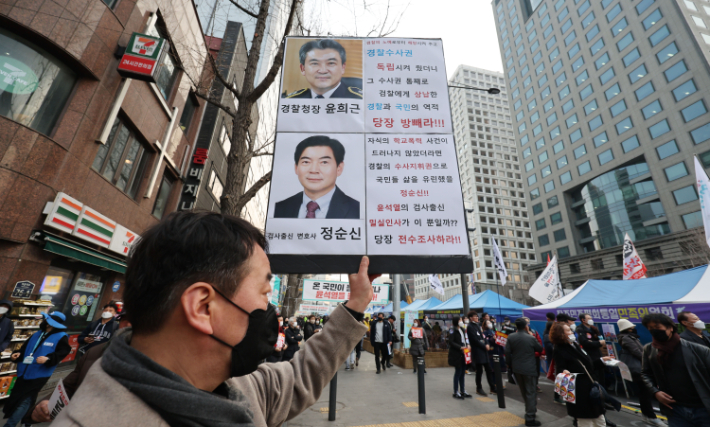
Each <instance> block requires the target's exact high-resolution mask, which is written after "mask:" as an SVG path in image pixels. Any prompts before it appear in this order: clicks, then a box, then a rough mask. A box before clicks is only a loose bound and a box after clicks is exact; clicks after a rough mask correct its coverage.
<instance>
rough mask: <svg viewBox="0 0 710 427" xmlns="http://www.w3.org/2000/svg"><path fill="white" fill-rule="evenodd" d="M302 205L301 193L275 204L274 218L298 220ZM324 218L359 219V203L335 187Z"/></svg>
mask: <svg viewBox="0 0 710 427" xmlns="http://www.w3.org/2000/svg"><path fill="white" fill-rule="evenodd" d="M302 203H303V191H301V192H300V193H298V194H295V195H293V196H291V197H289V198H288V199H285V200H282V201H280V202H277V203H276V207H275V208H274V218H298V211H299V210H300V209H301V204H302ZM325 217H326V218H327V219H360V202H358V201H357V200H355V199H353V198H352V197H350V196H348V195H346V194H345V193H343V192H342V190H340V188H338V186H336V187H335V192H334V193H333V198H332V199H330V205H329V207H328V213H327V214H326V215H325Z"/></svg>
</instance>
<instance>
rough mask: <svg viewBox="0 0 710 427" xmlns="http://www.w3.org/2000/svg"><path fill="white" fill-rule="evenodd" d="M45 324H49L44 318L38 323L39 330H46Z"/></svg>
mask: <svg viewBox="0 0 710 427" xmlns="http://www.w3.org/2000/svg"><path fill="white" fill-rule="evenodd" d="M47 326H49V323H47V321H46V320H43V321H42V323H40V324H39V330H40V331H42V332H44V331H46V330H47Z"/></svg>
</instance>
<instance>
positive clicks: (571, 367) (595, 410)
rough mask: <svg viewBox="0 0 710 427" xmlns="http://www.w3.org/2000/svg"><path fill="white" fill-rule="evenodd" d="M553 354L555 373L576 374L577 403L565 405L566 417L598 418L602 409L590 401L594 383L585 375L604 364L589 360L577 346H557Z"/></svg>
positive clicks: (598, 360)
mask: <svg viewBox="0 0 710 427" xmlns="http://www.w3.org/2000/svg"><path fill="white" fill-rule="evenodd" d="M554 354H555V355H554V359H555V369H556V370H557V372H560V373H561V372H562V371H565V370H567V371H569V372H570V373H572V374H577V385H576V387H577V390H576V392H577V402H576V403H567V415H569V416H570V417H573V418H598V417H599V416H600V415H602V414H603V413H604V408H603V407H602V406H601V405H596V404H593V403H592V402H591V401H590V398H589V392H590V391H591V389H592V385H593V384H594V382H593V381H592V379H591V378H589V375H587V371H589V373H590V374H593V372H594V371H595V370H596V369H600V368H603V367H604V363H603V362H602V361H601V359H592V358H590V357H589V356H588V355H587V354H584V352H583V351H582V348H581V347H579V346H577V345H571V344H557V345H555V349H554ZM582 365H584V367H582ZM584 368H586V371H585V370H584Z"/></svg>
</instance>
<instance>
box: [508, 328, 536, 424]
mask: <svg viewBox="0 0 710 427" xmlns="http://www.w3.org/2000/svg"><path fill="white" fill-rule="evenodd" d="M515 327H516V328H517V329H518V331H517V332H516V333H514V334H509V335H508V342H507V343H506V344H505V360H506V361H507V362H508V369H512V370H513V373H515V381H516V382H517V383H518V387H520V394H521V395H522V396H523V400H524V401H525V425H526V426H539V425H541V423H540V421H537V420H536V419H535V414H537V380H538V372H537V362H536V361H535V352H542V344H540V343H539V342H538V341H537V338H535V337H534V336H532V335H530V332H529V329H528V322H527V321H526V320H525V319H523V318H520V319H517V320H516V321H515Z"/></svg>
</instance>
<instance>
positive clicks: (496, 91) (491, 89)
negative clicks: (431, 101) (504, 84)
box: [449, 85, 500, 95]
mask: <svg viewBox="0 0 710 427" xmlns="http://www.w3.org/2000/svg"><path fill="white" fill-rule="evenodd" d="M449 87H453V88H456V89H472V90H480V91H482V92H488V93H490V94H491V95H498V94H499V93H500V89H498V88H497V87H489V88H488V89H483V88H480V87H474V86H461V85H449Z"/></svg>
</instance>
